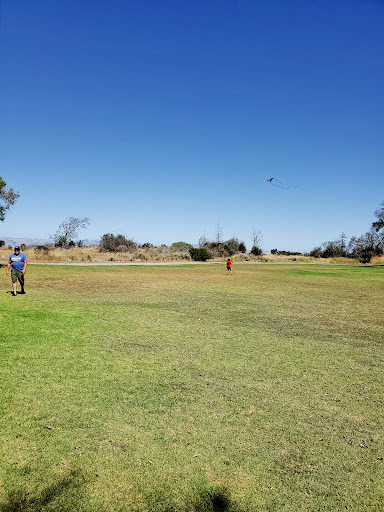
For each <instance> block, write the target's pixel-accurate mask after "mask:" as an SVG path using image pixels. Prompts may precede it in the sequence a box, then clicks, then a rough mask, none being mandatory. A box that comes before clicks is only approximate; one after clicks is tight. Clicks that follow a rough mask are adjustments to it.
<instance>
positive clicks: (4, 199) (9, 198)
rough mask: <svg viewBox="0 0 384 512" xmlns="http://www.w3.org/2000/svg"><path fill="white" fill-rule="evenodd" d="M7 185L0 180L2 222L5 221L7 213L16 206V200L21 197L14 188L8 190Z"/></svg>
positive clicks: (0, 218) (0, 216) (0, 214)
mask: <svg viewBox="0 0 384 512" xmlns="http://www.w3.org/2000/svg"><path fill="white" fill-rule="evenodd" d="M6 186H7V184H6V183H5V181H4V180H3V178H0V221H3V220H4V219H5V215H6V213H7V211H8V210H9V209H10V208H11V206H12V205H14V204H15V202H16V199H17V198H18V197H19V194H17V193H16V192H15V191H14V190H13V189H12V188H9V189H8V190H7V189H6Z"/></svg>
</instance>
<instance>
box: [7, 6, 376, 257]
mask: <svg viewBox="0 0 384 512" xmlns="http://www.w3.org/2000/svg"><path fill="white" fill-rule="evenodd" d="M383 27H384V2H383V1H382V0H311V1H308V0H289V1H287V0H263V1H259V0H221V1H219V0H194V1H187V0H185V1H180V0H161V1H159V0H141V1H139V0H110V1H105V0H104V1H101V0H65V1H60V0H55V1H52V0H33V1H31V0H17V1H16V0H0V65H1V66H0V176H2V177H3V179H4V180H5V181H6V182H7V184H8V185H9V186H11V187H13V188H14V189H15V190H17V191H18V192H19V193H20V199H19V201H18V202H17V204H16V205H15V206H14V208H13V209H12V211H11V212H10V213H9V214H8V216H7V218H6V220H5V222H4V223H1V224H0V238H1V236H3V237H5V236H10V237H13V238H17V237H33V238H36V237H38V238H48V236H49V234H51V233H54V232H55V231H56V229H57V227H58V225H59V224H60V222H61V221H62V220H63V219H65V218H66V217H69V216H75V217H85V216H86V217H89V218H90V220H91V223H90V226H89V227H88V229H87V230H85V231H83V232H82V233H81V238H100V237H101V236H102V235H103V234H104V233H108V232H112V233H115V234H117V233H124V234H125V235H127V236H128V237H132V238H134V239H135V240H136V241H137V242H139V243H144V242H152V243H153V244H155V245H156V244H161V243H166V244H171V243H172V242H176V241H180V240H183V241H187V242H190V243H197V241H198V239H199V237H200V236H201V235H203V234H204V232H205V234H206V236H207V237H208V238H213V237H214V234H215V230H216V226H217V224H218V223H219V224H220V226H221V227H222V230H223V235H224V237H225V238H230V237H231V236H232V235H234V234H235V235H236V236H237V237H238V238H240V239H242V240H244V241H245V242H246V245H247V247H248V249H250V247H251V235H252V230H253V228H255V229H256V230H261V231H262V234H263V244H262V245H263V248H264V250H265V251H267V252H268V251H269V250H270V249H272V248H275V247H276V248H278V249H285V250H299V251H307V250H310V249H312V248H313V247H314V246H316V245H319V244H320V243H321V242H324V241H326V240H333V239H336V238H338V236H339V235H340V234H341V233H342V232H344V233H346V234H347V235H348V236H352V235H360V234H362V233H364V232H365V231H367V230H368V229H369V227H370V225H371V223H372V221H373V220H374V216H373V212H374V210H375V209H376V208H377V207H378V206H379V204H380V202H381V201H383V200H384V187H383V185H384V136H383V135H384V134H383V127H384V124H383V121H384V94H383V91H384V65H383V63H384V30H383ZM271 177H275V178H277V179H279V180H280V181H282V182H284V183H287V184H289V185H291V186H292V187H293V186H295V187H296V188H294V189H291V190H283V189H280V188H278V187H273V186H272V185H271V184H269V183H268V182H266V179H268V178H271Z"/></svg>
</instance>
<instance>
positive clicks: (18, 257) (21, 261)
mask: <svg viewBox="0 0 384 512" xmlns="http://www.w3.org/2000/svg"><path fill="white" fill-rule="evenodd" d="M14 250H15V252H14V253H13V254H11V255H10V257H9V260H8V265H7V275H9V269H10V267H11V266H12V269H11V278H12V286H13V292H12V296H13V297H16V295H17V292H16V284H17V281H19V283H20V285H21V292H20V293H25V291H24V274H25V271H26V269H27V263H28V262H27V257H26V256H25V254H23V253H22V252H20V247H19V246H18V245H16V247H15V249H14Z"/></svg>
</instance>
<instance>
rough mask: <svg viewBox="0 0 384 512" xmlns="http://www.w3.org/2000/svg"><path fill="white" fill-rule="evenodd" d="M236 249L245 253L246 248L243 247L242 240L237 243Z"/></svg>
mask: <svg viewBox="0 0 384 512" xmlns="http://www.w3.org/2000/svg"><path fill="white" fill-rule="evenodd" d="M237 250H238V251H239V252H241V253H243V254H245V253H246V252H247V248H246V247H245V243H244V242H240V243H239V247H238V248H237Z"/></svg>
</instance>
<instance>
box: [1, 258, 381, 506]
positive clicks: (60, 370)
mask: <svg viewBox="0 0 384 512" xmlns="http://www.w3.org/2000/svg"><path fill="white" fill-rule="evenodd" d="M2 271H4V268H3V269H2ZM4 274H5V272H4ZM8 290H9V291H10V290H11V285H10V279H9V278H7V279H6V278H5V276H3V292H2V293H1V298H0V300H1V309H0V316H1V323H0V336H1V339H0V356H1V357H0V368H1V379H0V390H1V398H0V411H1V420H0V440H1V459H0V460H1V465H0V511H1V512H11V511H12V512H16V511H20V512H21V511H23V512H32V511H42V512H43V511H47V512H48V511H49V512H51V511H55V512H66V511H68V512H69V511H82V512H96V511H100V512H109V511H121V512H123V511H127V512H131V511H132V512H141V511H163V512H172V511H173V512H178V511H183V512H186V511H192V512H205V511H227V512H231V511H234V512H250V511H260V512H265V511H270V512H272V511H276V512H287V511H300V512H303V511H341V510H343V511H358V512H367V511H370V512H371V511H377V512H382V511H383V510H384V460H383V458H384V446H383V434H384V412H383V411H384V403H383V402H384V384H383V366H384V365H383V362H384V320H383V297H384V268H383V267H377V268H373V267H347V266H322V265H319V266H314V265H311V266H310V265H252V264H241V265H240V264H238V265H235V266H234V271H233V275H232V276H230V275H226V274H225V267H224V265H217V264H216V265H213V264H207V265H192V264H191V265H186V266H173V267H169V266H168V267H167V266H153V267H151V266H147V267H144V266H135V267H101V266H99V267H97V266H95V267H68V266H67V267H65V266H38V265H30V266H29V267H28V273H27V277H26V291H27V294H26V295H24V296H21V295H19V296H17V297H11V295H10V293H6V292H7V291H8Z"/></svg>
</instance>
